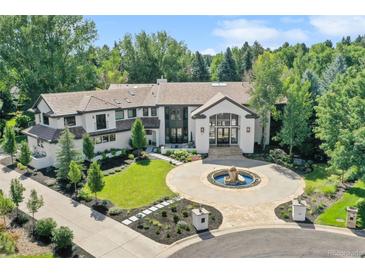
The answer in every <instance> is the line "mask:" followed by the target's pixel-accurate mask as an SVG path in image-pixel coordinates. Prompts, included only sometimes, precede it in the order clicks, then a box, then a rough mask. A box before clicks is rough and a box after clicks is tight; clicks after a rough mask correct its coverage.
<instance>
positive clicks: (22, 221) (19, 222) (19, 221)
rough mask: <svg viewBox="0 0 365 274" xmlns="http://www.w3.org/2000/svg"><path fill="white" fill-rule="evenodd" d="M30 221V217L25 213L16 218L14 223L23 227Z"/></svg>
mask: <svg viewBox="0 0 365 274" xmlns="http://www.w3.org/2000/svg"><path fill="white" fill-rule="evenodd" d="M28 221H29V217H28V216H27V215H26V214H24V213H21V212H20V213H18V216H17V217H15V219H14V222H15V223H16V224H17V225H19V226H23V225H24V224H25V223H27V222H28Z"/></svg>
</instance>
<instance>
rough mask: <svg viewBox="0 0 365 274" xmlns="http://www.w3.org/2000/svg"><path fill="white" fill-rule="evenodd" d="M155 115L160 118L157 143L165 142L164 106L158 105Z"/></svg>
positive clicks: (162, 143)
mask: <svg viewBox="0 0 365 274" xmlns="http://www.w3.org/2000/svg"><path fill="white" fill-rule="evenodd" d="M157 117H158V119H160V129H159V143H160V145H164V144H165V107H158V109H157Z"/></svg>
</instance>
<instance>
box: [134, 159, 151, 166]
mask: <svg viewBox="0 0 365 274" xmlns="http://www.w3.org/2000/svg"><path fill="white" fill-rule="evenodd" d="M150 163H151V160H150V159H145V160H139V161H136V164H137V165H140V166H148V165H149V164H150Z"/></svg>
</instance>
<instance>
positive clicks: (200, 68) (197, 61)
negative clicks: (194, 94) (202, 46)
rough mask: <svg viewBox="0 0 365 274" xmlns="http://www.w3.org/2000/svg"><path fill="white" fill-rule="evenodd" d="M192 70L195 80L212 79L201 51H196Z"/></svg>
mask: <svg viewBox="0 0 365 274" xmlns="http://www.w3.org/2000/svg"><path fill="white" fill-rule="evenodd" d="M191 71H192V72H191V74H192V76H191V77H192V80H193V81H197V82H204V81H209V79H210V75H209V70H208V67H207V65H206V63H205V61H204V58H203V56H202V55H201V54H200V52H199V51H197V52H195V56H194V58H193V61H192V63H191Z"/></svg>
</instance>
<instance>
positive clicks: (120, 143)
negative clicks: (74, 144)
mask: <svg viewBox="0 0 365 274" xmlns="http://www.w3.org/2000/svg"><path fill="white" fill-rule="evenodd" d="M130 138H131V132H130V131H125V132H118V133H116V134H115V141H113V142H107V143H101V144H95V152H103V151H105V150H109V149H112V148H115V149H122V148H129V139H130ZM81 151H82V149H81Z"/></svg>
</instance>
